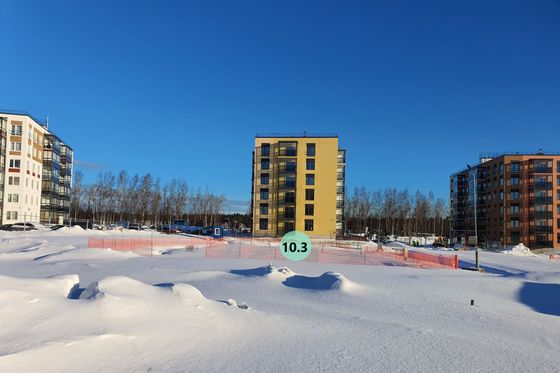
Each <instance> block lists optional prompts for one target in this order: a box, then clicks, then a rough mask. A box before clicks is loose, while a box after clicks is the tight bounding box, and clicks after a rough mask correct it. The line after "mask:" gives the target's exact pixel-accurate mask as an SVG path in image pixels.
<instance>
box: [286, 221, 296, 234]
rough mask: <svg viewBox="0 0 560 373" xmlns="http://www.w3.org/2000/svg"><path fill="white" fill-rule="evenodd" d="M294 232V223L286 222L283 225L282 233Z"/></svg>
mask: <svg viewBox="0 0 560 373" xmlns="http://www.w3.org/2000/svg"><path fill="white" fill-rule="evenodd" d="M293 230H294V222H291V221H287V222H286V223H284V233H288V232H291V231H293Z"/></svg>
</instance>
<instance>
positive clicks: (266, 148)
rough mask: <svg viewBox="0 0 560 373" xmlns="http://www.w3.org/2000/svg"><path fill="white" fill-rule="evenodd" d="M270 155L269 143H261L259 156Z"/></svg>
mask: <svg viewBox="0 0 560 373" xmlns="http://www.w3.org/2000/svg"><path fill="white" fill-rule="evenodd" d="M269 156H270V144H262V146H261V157H269Z"/></svg>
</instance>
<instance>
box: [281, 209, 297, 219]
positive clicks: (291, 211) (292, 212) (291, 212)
mask: <svg viewBox="0 0 560 373" xmlns="http://www.w3.org/2000/svg"><path fill="white" fill-rule="evenodd" d="M295 215H296V209H295V208H294V207H293V206H288V207H286V209H285V210H284V218H286V219H293V218H294V216H295Z"/></svg>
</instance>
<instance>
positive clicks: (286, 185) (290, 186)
mask: <svg viewBox="0 0 560 373" xmlns="http://www.w3.org/2000/svg"><path fill="white" fill-rule="evenodd" d="M278 189H281V190H286V189H296V183H295V182H293V183H280V184H278Z"/></svg>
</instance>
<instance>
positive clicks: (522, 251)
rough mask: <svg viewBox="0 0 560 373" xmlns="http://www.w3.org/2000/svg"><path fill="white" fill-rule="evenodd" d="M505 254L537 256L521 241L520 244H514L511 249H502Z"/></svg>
mask: <svg viewBox="0 0 560 373" xmlns="http://www.w3.org/2000/svg"><path fill="white" fill-rule="evenodd" d="M502 253H503V254H509V255H516V256H535V255H534V254H533V253H532V252H531V250H530V249H529V248H528V247H527V246H525V245H523V244H522V243H520V244H519V245H516V246H514V247H513V248H512V249H511V250H504V251H502Z"/></svg>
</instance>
